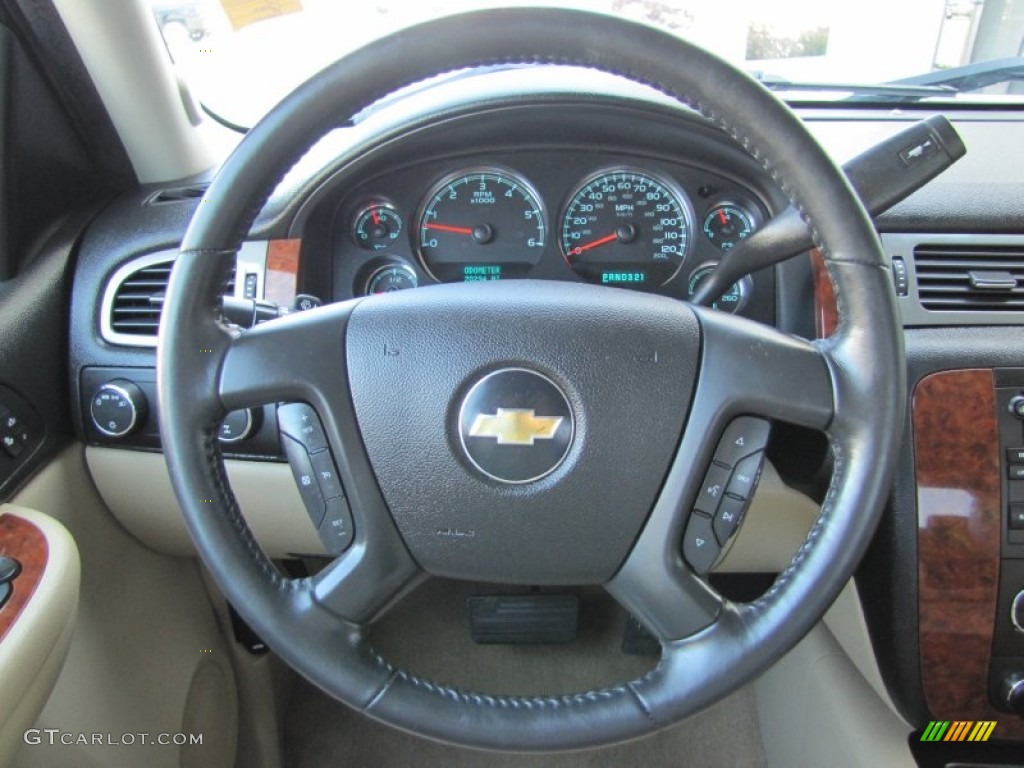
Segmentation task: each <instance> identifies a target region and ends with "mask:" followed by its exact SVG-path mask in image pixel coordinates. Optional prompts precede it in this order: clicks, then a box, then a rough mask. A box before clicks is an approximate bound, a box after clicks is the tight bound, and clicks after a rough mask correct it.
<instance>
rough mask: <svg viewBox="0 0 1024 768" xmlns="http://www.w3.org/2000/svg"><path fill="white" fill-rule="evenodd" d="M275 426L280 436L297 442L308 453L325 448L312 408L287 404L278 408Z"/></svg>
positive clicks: (322, 435) (324, 441) (318, 423)
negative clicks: (282, 435)
mask: <svg viewBox="0 0 1024 768" xmlns="http://www.w3.org/2000/svg"><path fill="white" fill-rule="evenodd" d="M277 425H278V427H279V428H280V430H281V433H282V434H285V435H288V436H289V437H292V438H294V439H295V440H298V441H299V443H301V444H302V445H304V446H305V447H306V450H307V451H309V452H310V453H317V452H318V451H322V450H324V449H325V448H326V447H327V438H326V437H325V436H324V430H323V428H322V427H321V426H320V419H319V418H317V415H316V411H314V410H313V408H312V406H309V405H306V404H305V403H289V404H287V405H282V406H280V407H278V409H277Z"/></svg>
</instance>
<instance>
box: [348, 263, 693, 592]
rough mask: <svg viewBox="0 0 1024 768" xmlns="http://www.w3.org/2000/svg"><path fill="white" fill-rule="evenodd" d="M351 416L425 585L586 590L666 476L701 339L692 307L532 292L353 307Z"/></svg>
mask: <svg viewBox="0 0 1024 768" xmlns="http://www.w3.org/2000/svg"><path fill="white" fill-rule="evenodd" d="M345 351H346V358H347V365H348V375H349V384H350V388H351V392H352V399H353V405H354V408H355V413H356V419H357V422H358V425H359V429H360V432H361V435H362V438H363V442H364V445H365V446H366V450H367V453H368V456H369V459H370V463H371V465H372V467H373V469H374V472H375V473H376V476H377V481H378V483H379V485H380V488H381V491H382V493H383V495H384V498H385V500H386V501H387V503H388V506H389V508H390V510H391V514H392V516H393V517H394V520H395V523H396V525H397V527H398V529H399V531H400V532H401V533H402V536H403V537H404V539H405V542H406V545H407V546H408V547H409V549H410V551H411V553H412V555H413V557H415V558H416V561H417V562H418V563H419V564H420V565H421V567H423V568H424V569H425V570H426V571H427V572H429V573H432V574H434V575H438V576H447V577H452V578H464V579H476V580H485V581H502V582H507V583H529V584H593V583H602V582H604V581H607V580H608V579H610V578H611V576H612V575H613V574H614V573H615V572H616V570H618V567H619V566H620V565H621V563H622V561H623V560H624V559H625V557H626V555H627V554H628V552H629V550H630V547H631V546H632V544H633V541H634V540H635V539H636V536H637V535H638V533H639V531H640V528H641V526H642V525H643V523H644V521H645V520H646V518H647V515H648V513H649V512H650V510H651V508H652V506H653V505H654V502H655V500H656V498H657V494H658V491H659V489H660V487H661V485H662V482H663V480H664V478H665V474H666V473H667V471H668V468H669V466H670V464H671V461H672V458H673V455H674V453H675V449H676V446H677V445H678V444H679V439H680V436H681V434H682V429H683V425H684V424H685V420H686V417H687V412H688V409H689V406H690V402H691V400H692V394H693V388H694V383H695V381H696V375H697V369H698V363H699V355H700V327H699V324H698V322H697V319H696V316H695V315H694V313H693V311H692V310H691V309H690V308H689V306H688V305H686V304H685V303H683V302H679V301H673V300H671V299H667V298H660V297H655V296H650V295H645V294H639V293H636V292H632V291H624V290H621V289H616V288H607V287H602V286H590V285H576V284H565V283H549V282H535V281H526V280H517V281H509V282H507V283H500V282H496V283H486V284H471V285H438V286H430V287H427V288H422V289H417V290H415V291H402V292H397V293H393V294H388V295H383V296H379V297H372V298H368V299H366V300H364V301H363V302H362V303H360V304H359V306H357V307H356V308H355V309H354V311H353V312H352V315H351V317H350V319H349V323H348V326H347V329H346V341H345Z"/></svg>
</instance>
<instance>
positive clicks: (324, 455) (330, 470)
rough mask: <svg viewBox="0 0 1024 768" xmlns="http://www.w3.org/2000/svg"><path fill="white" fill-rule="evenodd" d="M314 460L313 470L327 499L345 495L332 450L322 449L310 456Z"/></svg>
mask: <svg viewBox="0 0 1024 768" xmlns="http://www.w3.org/2000/svg"><path fill="white" fill-rule="evenodd" d="M310 459H312V461H313V471H314V472H316V481H317V482H318V483H319V484H320V491H321V492H322V493H323V495H324V498H325V499H333V498H335V497H336V496H344V495H345V489H344V488H342V487H341V479H340V478H339V477H338V468H337V467H336V466H334V460H333V459H332V458H331V452H330V451H321V452H320V453H316V454H313V455H312V456H310Z"/></svg>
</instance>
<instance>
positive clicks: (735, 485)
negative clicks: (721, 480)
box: [725, 453, 764, 499]
mask: <svg viewBox="0 0 1024 768" xmlns="http://www.w3.org/2000/svg"><path fill="white" fill-rule="evenodd" d="M763 461H764V454H763V453H755V454H753V455H752V456H747V458H745V459H743V460H742V461H741V462H740V463H739V464H737V465H736V468H735V469H734V470H733V471H732V478H731V479H730V480H729V485H728V486H727V487H726V489H725V492H726V493H727V494H729V495H730V496H735V497H737V498H739V499H749V498H750V497H751V496H753V495H754V489H755V488H756V487H757V481H758V479H759V478H760V476H761V466H762V463H763Z"/></svg>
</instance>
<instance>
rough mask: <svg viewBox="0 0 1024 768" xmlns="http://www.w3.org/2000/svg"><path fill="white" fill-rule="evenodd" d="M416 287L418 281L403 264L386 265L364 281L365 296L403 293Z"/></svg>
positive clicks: (410, 269) (411, 271)
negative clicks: (395, 292)
mask: <svg viewBox="0 0 1024 768" xmlns="http://www.w3.org/2000/svg"><path fill="white" fill-rule="evenodd" d="M417 285H419V280H417V279H416V273H415V272H414V271H413V270H412V267H408V266H406V265H405V264H388V265H387V266H385V267H381V268H380V269H378V270H377V271H375V272H374V273H373V274H372V275H370V279H369V280H367V281H366V295H367V296H373V295H374V294H377V293H392V292H394V291H404V290H405V289H407V288H415V287H416V286H417Z"/></svg>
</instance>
